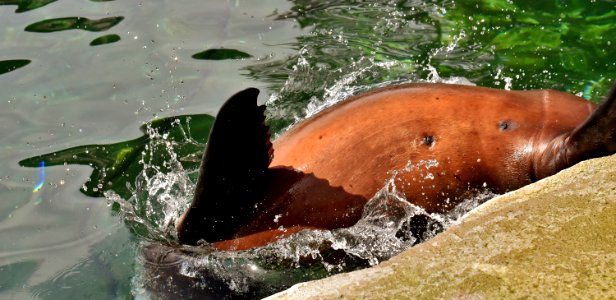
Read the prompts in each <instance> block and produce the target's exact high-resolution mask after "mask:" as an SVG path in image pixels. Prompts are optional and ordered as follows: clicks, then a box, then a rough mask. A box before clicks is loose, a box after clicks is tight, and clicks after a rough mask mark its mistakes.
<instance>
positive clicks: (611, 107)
mask: <svg viewBox="0 0 616 300" xmlns="http://www.w3.org/2000/svg"><path fill="white" fill-rule="evenodd" d="M613 153H616V82H615V83H614V85H613V86H612V88H611V90H610V92H609V93H608V95H607V96H606V97H605V100H603V102H602V103H601V104H600V105H599V106H598V107H597V108H596V109H595V110H594V111H593V112H592V114H591V115H590V116H589V117H588V118H587V119H586V120H585V121H584V122H582V124H580V125H578V126H577V127H575V128H574V129H573V130H572V131H570V132H568V133H566V134H563V135H560V136H558V137H556V138H555V139H554V140H553V141H551V142H550V143H549V144H548V145H547V147H546V149H545V150H544V151H543V152H542V153H540V155H538V156H537V157H538V159H537V161H536V162H535V178H536V179H541V178H544V177H547V176H550V175H552V174H555V173H556V172H558V171H560V170H562V169H565V168H568V167H570V166H573V165H574V164H576V163H578V162H580V161H583V160H586V159H591V158H595V157H601V156H605V155H610V154H613Z"/></svg>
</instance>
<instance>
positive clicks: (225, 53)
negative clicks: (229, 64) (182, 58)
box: [192, 48, 252, 60]
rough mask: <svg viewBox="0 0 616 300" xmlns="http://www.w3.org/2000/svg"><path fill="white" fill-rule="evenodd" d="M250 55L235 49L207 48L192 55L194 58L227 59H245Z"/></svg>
mask: <svg viewBox="0 0 616 300" xmlns="http://www.w3.org/2000/svg"><path fill="white" fill-rule="evenodd" d="M250 57H252V55H250V54H248V53H246V52H242V51H240V50H236V49H224V48H218V49H208V50H205V51H203V52H199V53H196V54H194V55H193V56H192V58H194V59H200V60H227V59H245V58H250Z"/></svg>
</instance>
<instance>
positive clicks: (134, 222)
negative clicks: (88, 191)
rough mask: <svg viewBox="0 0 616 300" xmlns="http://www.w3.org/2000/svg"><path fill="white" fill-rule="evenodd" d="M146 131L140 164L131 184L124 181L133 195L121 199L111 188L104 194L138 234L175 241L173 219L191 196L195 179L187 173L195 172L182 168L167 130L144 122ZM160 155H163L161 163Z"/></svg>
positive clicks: (176, 217) (175, 218) (176, 122)
mask: <svg viewBox="0 0 616 300" xmlns="http://www.w3.org/2000/svg"><path fill="white" fill-rule="evenodd" d="M174 122H175V125H178V128H180V130H182V132H183V135H184V136H186V138H187V140H188V141H192V142H194V143H197V142H196V141H194V140H192V139H191V138H190V135H189V134H188V133H187V132H185V131H184V129H183V128H182V127H181V126H179V123H180V121H179V120H176V121H174ZM189 130H190V129H189ZM146 134H147V135H148V137H149V142H148V144H147V145H146V146H145V147H144V150H143V153H142V156H141V160H140V161H139V164H140V165H141V166H142V167H143V168H142V170H141V172H139V174H138V175H137V176H136V178H135V182H134V184H133V185H131V184H127V188H128V189H129V190H130V191H131V194H132V196H131V197H130V198H129V199H123V198H122V197H121V196H120V195H118V194H116V193H115V192H113V191H106V192H105V197H106V198H107V200H108V201H109V203H117V204H118V205H119V206H120V208H121V209H120V211H121V213H122V214H123V219H124V220H125V221H126V223H127V224H128V225H129V227H131V228H132V229H134V230H133V231H134V232H135V233H137V234H138V235H141V236H144V237H146V238H147V239H149V240H163V241H167V242H170V243H175V241H176V240H177V236H176V231H175V222H176V220H177V219H178V218H179V217H180V215H181V213H182V212H183V211H184V209H185V206H186V205H187V204H188V203H190V200H191V199H192V193H193V190H194V183H193V182H192V181H191V180H190V176H191V175H194V173H195V172H194V171H193V172H188V171H186V170H185V169H184V167H183V166H182V164H181V162H180V159H181V158H179V157H178V155H177V154H176V152H175V150H174V149H176V146H177V145H176V144H175V143H176V142H175V141H174V140H173V139H170V138H169V134H168V133H161V132H159V131H158V130H156V129H155V128H153V127H151V126H147V128H146ZM161 156H162V157H164V158H165V159H164V160H163V162H162V165H161V164H160V157H161Z"/></svg>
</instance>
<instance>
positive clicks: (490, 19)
mask: <svg viewBox="0 0 616 300" xmlns="http://www.w3.org/2000/svg"><path fill="white" fill-rule="evenodd" d="M255 2H256V1H206V2H204V1H197V0H174V1H162V0H161V1H149V2H148V1H143V2H137V1H124V2H123V1H87V0H66V1H53V0H47V1H14V0H0V4H4V5H0V25H1V26H0V41H1V43H0V91H2V97H1V98H0V132H1V134H0V149H1V151H0V165H2V166H3V167H2V168H1V169H0V200H1V201H0V298H7V299H29V298H35V299H39V298H41V299H67V298H72V299H80V298H95V299H98V298H101V299H108V298H131V297H132V296H131V280H132V278H133V276H134V272H135V271H134V265H135V261H136V251H137V245H138V243H139V242H140V241H143V240H146V239H152V238H158V239H164V238H170V237H168V236H166V235H165V234H167V233H168V232H169V230H168V228H165V222H164V221H165V220H164V218H165V216H166V214H165V211H164V208H168V205H167V206H165V205H166V204H165V205H160V206H159V207H158V208H154V211H155V212H156V213H153V214H149V215H148V213H147V212H146V211H147V209H146V208H143V209H141V210H140V207H139V206H138V205H145V204H143V203H141V204H139V203H133V205H134V207H135V208H136V215H138V216H141V217H143V218H144V219H145V220H146V223H148V222H149V223H148V224H150V225H151V226H152V227H153V228H158V230H154V231H153V230H152V229H148V228H147V227H144V226H139V225H138V224H139V222H136V223H135V222H130V221H127V220H126V219H127V216H126V214H125V213H126V212H125V211H123V208H122V207H121V206H120V205H118V204H113V203H111V201H108V200H107V199H105V198H104V197H100V196H101V195H102V193H103V192H104V191H110V190H113V191H116V192H117V194H119V196H121V198H122V199H127V200H128V198H130V196H131V195H132V193H133V192H134V191H135V186H136V185H137V184H138V182H139V181H138V180H137V179H135V176H136V174H139V172H141V170H142V169H143V163H141V164H140V163H139V161H141V160H142V159H143V158H144V157H145V158H153V159H151V160H146V162H147V166H148V167H150V168H152V167H154V169H156V171H152V172H154V173H156V172H157V171H161V170H163V171H164V170H166V169H174V167H173V166H169V165H166V164H165V161H168V160H169V158H168V156H165V155H167V154H165V153H162V154H160V155H158V154H152V155H150V156H148V155H145V156H144V155H142V154H141V153H142V151H143V149H145V148H144V147H146V146H147V145H150V144H148V141H147V139H148V136H147V135H146V136H143V132H141V131H140V130H139V128H140V127H141V126H142V125H143V124H144V123H145V122H148V121H150V120H152V119H154V118H165V117H171V116H183V115H192V114H209V115H214V114H215V112H216V111H217V109H218V107H219V106H220V105H221V104H222V102H223V101H224V100H225V99H226V98H227V97H228V96H229V95H231V94H233V93H234V92H236V91H238V90H240V89H242V88H245V87H248V86H255V87H259V88H260V89H261V90H262V93H261V96H260V101H261V102H266V101H268V103H269V106H270V110H269V112H268V114H269V117H270V125H271V126H272V128H273V129H274V130H275V131H278V132H279V131H281V130H283V129H284V128H285V127H286V126H288V125H289V124H291V123H292V122H294V121H295V120H298V119H301V118H303V117H304V116H306V115H308V114H310V113H311V112H313V111H314V109H315V108H318V107H321V106H324V105H328V103H332V102H335V101H338V100H339V99H341V98H344V97H346V96H348V95H350V94H353V93H358V92H360V91H363V90H366V89H369V88H371V87H375V86H378V85H380V84H387V83H395V82H401V81H408V80H414V81H415V80H429V81H442V80H460V79H459V77H463V78H466V79H467V80H469V81H471V82H473V83H476V84H478V85H482V86H489V87H499V88H513V89H531V88H556V89H560V90H565V91H569V92H572V93H577V94H580V95H583V96H584V97H586V98H587V99H591V100H593V101H599V100H600V99H601V96H602V95H603V94H605V92H606V91H607V89H608V88H609V86H610V84H611V82H612V80H614V79H615V78H616V59H615V58H616V50H614V45H615V43H616V1H608V0H604V1H590V0H588V1H576V0H572V1H505V0H482V1H335V2H332V1H330V2H327V1H299V0H298V1H293V2H288V1H282V0H271V1H258V3H255ZM16 10H17V11H16ZM180 120H181V121H182V122H184V121H186V120H187V118H184V117H182V118H180ZM190 120H191V121H190V122H191V126H190V129H188V128H186V130H185V131H184V133H185V132H189V133H191V137H193V138H194V139H192V140H190V139H183V138H181V137H182V134H184V133H182V132H177V130H176V132H175V133H173V132H172V133H171V137H172V138H171V139H172V140H173V141H175V143H174V144H173V146H172V148H173V149H174V152H175V153H180V158H179V159H178V161H179V162H180V164H181V165H182V169H183V170H185V172H187V173H190V171H191V170H192V169H194V166H195V164H196V162H197V160H196V159H194V157H198V154H199V152H200V149H201V146H202V143H203V142H204V140H205V138H206V134H204V132H206V131H207V126H209V125H208V124H209V122H211V118H210V117H208V116H206V115H200V116H194V117H192V118H190ZM165 122H166V120H162V121H158V122H157V123H156V122H155V125H154V127H156V126H163V127H164V126H165ZM156 124H158V125H156ZM182 124H186V123H182ZM183 126H184V125H183ZM143 128H145V127H143ZM165 128H167V127H165ZM173 128H176V129H177V127H168V128H167V129H165V130H166V131H165V130H163V131H164V132H168V131H169V130H171V131H173V130H174V129H173ZM142 136H143V137H142ZM150 138H151V136H150ZM127 141H132V142H127ZM84 145H99V146H98V147H97V146H87V147H84ZM75 147H77V148H75ZM140 147H141V148H140ZM66 149H72V150H68V151H64V150H66ZM57 151H60V152H59V153H58V154H56V155H55V156H46V157H45V158H44V159H41V157H39V155H42V154H46V153H53V152H57ZM54 157H55V159H54ZM28 158H32V159H31V160H30V161H28V160H26V161H24V160H25V159H28ZM41 160H43V161H45V165H46V167H45V168H44V184H43V186H42V187H41V188H40V189H39V190H37V191H34V190H35V186H36V185H37V184H38V182H39V181H40V180H41V174H40V170H39V168H38V166H39V162H40V161H41ZM20 161H21V162H22V163H21V165H24V166H31V167H24V166H21V165H20V164H19V162H20ZM64 162H67V163H68V164H66V165H65V164H64ZM75 163H77V164H75ZM90 166H93V167H95V168H96V170H95V172H94V174H92V167H90ZM90 178H91V179H90ZM188 178H192V179H194V174H191V175H190V176H188ZM88 180H90V181H88ZM127 184H128V186H127ZM172 190H173V189H172ZM175 190H176V192H177V190H180V192H186V191H184V190H182V188H181V187H176V188H175ZM180 194H181V193H180ZM180 194H175V195H179V196H178V199H171V200H177V201H175V202H176V204H177V205H178V207H183V205H186V204H187V202H186V201H188V198H182V196H187V195H185V194H181V195H180ZM142 199H147V195H145V196H143V197H142ZM158 199H160V198H157V200H158ZM182 201H184V203H177V202H182ZM155 202H156V201H155ZM144 207H145V206H144ZM161 207H162V208H161ZM174 213H177V212H174ZM170 214H171V215H172V214H173V213H170ZM167 223H168V222H167ZM135 224H137V225H135Z"/></svg>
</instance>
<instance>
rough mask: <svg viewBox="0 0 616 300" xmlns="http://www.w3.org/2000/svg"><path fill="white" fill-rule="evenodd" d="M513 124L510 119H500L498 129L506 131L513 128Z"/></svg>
mask: <svg viewBox="0 0 616 300" xmlns="http://www.w3.org/2000/svg"><path fill="white" fill-rule="evenodd" d="M514 126H515V124H514V123H513V122H512V121H511V120H502V121H499V122H498V129H500V130H501V131H507V130H511V129H513V128H514Z"/></svg>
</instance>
